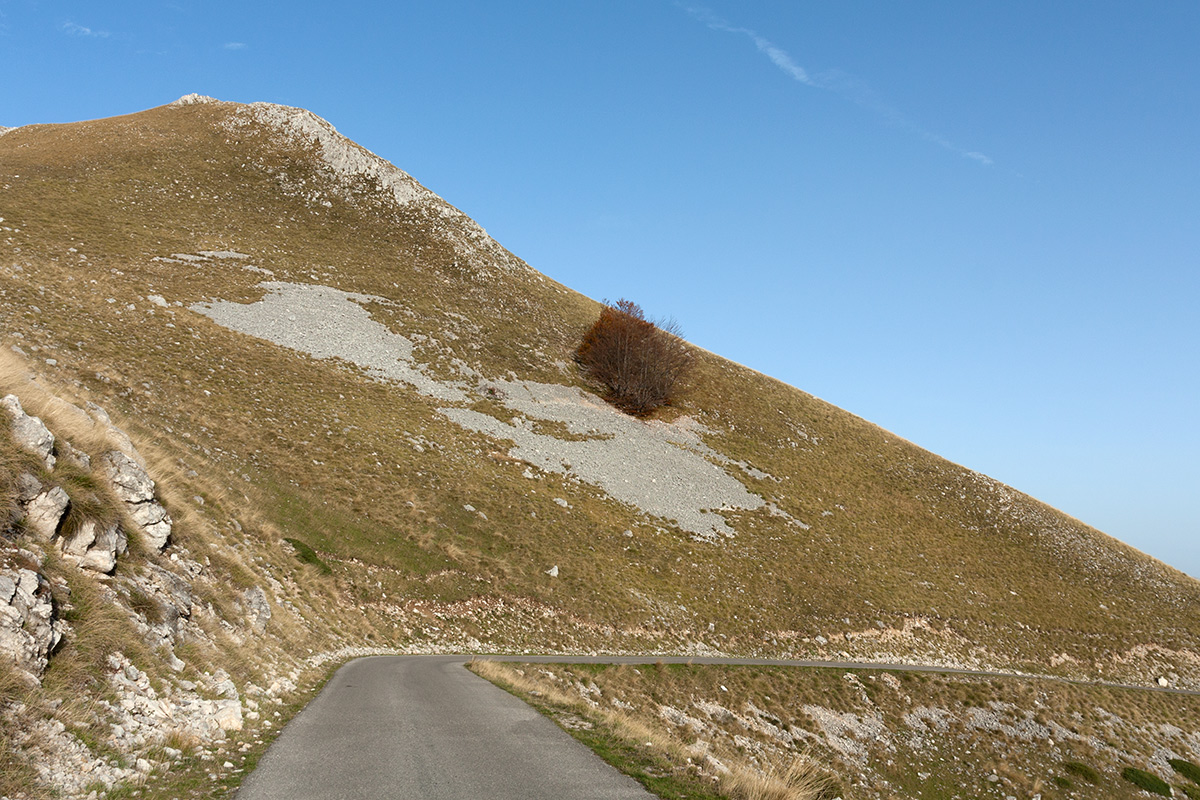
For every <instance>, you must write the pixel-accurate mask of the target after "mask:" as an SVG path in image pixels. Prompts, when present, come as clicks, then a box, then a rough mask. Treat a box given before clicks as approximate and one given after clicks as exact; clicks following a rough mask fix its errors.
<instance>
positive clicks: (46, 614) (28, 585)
mask: <svg viewBox="0 0 1200 800" xmlns="http://www.w3.org/2000/svg"><path fill="white" fill-rule="evenodd" d="M65 627H66V623H65V622H63V621H61V620H56V619H55V618H54V600H53V598H52V597H51V595H50V584H49V583H48V582H47V581H46V579H45V578H44V577H42V576H41V575H39V574H38V573H36V572H34V571H33V570H30V569H6V570H0V657H7V658H8V659H9V660H11V661H12V662H13V663H15V664H16V666H17V668H18V669H20V670H22V671H24V672H26V673H28V674H29V675H30V676H32V677H33V678H34V679H37V678H40V677H41V675H42V673H43V672H45V670H46V662H47V660H48V659H49V656H50V653H52V652H53V651H54V648H55V647H57V646H58V643H59V642H60V641H61V640H62V634H63V630H64V629H65Z"/></svg>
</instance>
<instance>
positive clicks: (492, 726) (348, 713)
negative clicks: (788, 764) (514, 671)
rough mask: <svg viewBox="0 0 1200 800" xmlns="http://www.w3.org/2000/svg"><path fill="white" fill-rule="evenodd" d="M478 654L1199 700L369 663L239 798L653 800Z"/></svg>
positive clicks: (301, 725)
mask: <svg viewBox="0 0 1200 800" xmlns="http://www.w3.org/2000/svg"><path fill="white" fill-rule="evenodd" d="M476 657H478V658H487V659H492V660H495V661H516V662H526V663H568V664H571V663H574V664H583V663H590V664H597V663H600V664H653V663H658V662H661V663H664V664H697V665H703V664H711V665H722V666H784V667H808V668H814V667H815V668H836V669H870V670H902V671H914V672H937V673H947V674H959V675H979V676H988V677H1003V678H1018V679H1020V678H1024V679H1031V678H1032V679H1043V680H1057V681H1062V682H1064V683H1079V684H1083V685H1101V686H1109V687H1114V688H1127V689H1136V690H1141V691H1154V692H1164V693H1173V694H1184V695H1191V696H1197V695H1200V692H1197V691H1195V690H1190V689H1176V688H1162V687H1157V686H1128V685H1124V684H1117V683H1099V682H1097V683H1092V682H1087V681H1072V680H1069V679H1065V678H1050V677H1047V676H1032V675H1021V674H1015V673H1003V672H986V671H982V670H968V669H954V668H947V667H934V666H924V665H914V664H878V663H866V662H846V661H802V660H788V659H762V658H703V657H695V658H689V657H681V656H661V657H659V656H572V655H553V656H547V655H480V656H471V655H436V656H427V655H417V656H370V657H367V658H360V659H357V660H355V661H351V662H350V663H348V664H346V665H345V666H343V667H342V668H341V669H339V670H338V671H337V673H335V674H334V676H333V678H331V679H330V681H329V683H328V684H327V685H326V686H325V688H324V689H323V690H322V691H321V693H320V694H319V695H318V696H317V697H316V699H315V700H313V701H312V702H311V703H309V704H308V706H307V707H305V709H304V710H303V711H302V712H301V713H300V714H299V715H298V716H296V718H295V719H293V720H292V721H291V722H290V723H289V724H288V726H287V727H286V728H285V729H284V731H283V733H282V734H281V735H280V737H279V739H277V740H276V741H275V743H274V744H272V745H271V747H270V748H269V749H268V750H267V753H266V755H265V756H264V757H263V759H262V761H261V762H259V765H258V768H257V769H256V770H254V772H253V773H251V774H250V775H249V776H248V777H247V778H246V780H245V781H244V782H243V783H242V787H241V789H240V790H239V791H238V793H237V798H238V800H309V799H311V800H341V798H346V800H349V799H350V798H362V797H394V798H431V800H441V798H466V797H488V798H496V799H497V800H506V798H513V799H514V800H516V799H517V798H519V799H520V800H541V799H542V798H545V799H546V800H560V798H567V797H569V798H597V800H600V799H601V798H604V799H607V798H651V799H652V798H653V795H650V794H648V793H647V792H646V791H645V790H644V789H643V788H642V787H641V786H640V785H638V784H637V783H636V782H635V781H633V780H632V779H630V778H627V777H625V776H623V775H621V774H620V773H619V772H617V771H616V770H615V769H613V768H611V767H609V766H608V765H607V764H605V763H603V762H602V761H601V760H600V759H599V758H598V757H597V756H595V755H594V754H593V753H592V752H591V751H590V750H588V749H587V748H586V747H584V746H583V745H581V744H579V743H578V742H576V741H575V740H574V739H572V738H571V737H570V736H569V735H568V734H566V733H565V732H563V731H562V730H560V729H559V728H558V726H556V725H555V724H554V723H553V722H551V721H550V720H548V719H546V718H545V717H543V716H541V715H540V714H538V713H537V712H536V711H534V710H533V709H532V708H530V707H529V706H527V705H525V703H523V702H521V701H520V700H517V699H516V698H515V697H513V696H511V695H509V694H508V693H507V692H505V691H503V690H501V689H498V688H496V687H495V686H493V685H492V684H490V683H488V682H487V681H485V680H483V679H482V678H479V677H477V676H476V675H474V674H473V673H471V672H469V671H467V670H466V669H464V668H463V665H464V664H465V663H467V662H468V661H469V660H471V659H472V658H476Z"/></svg>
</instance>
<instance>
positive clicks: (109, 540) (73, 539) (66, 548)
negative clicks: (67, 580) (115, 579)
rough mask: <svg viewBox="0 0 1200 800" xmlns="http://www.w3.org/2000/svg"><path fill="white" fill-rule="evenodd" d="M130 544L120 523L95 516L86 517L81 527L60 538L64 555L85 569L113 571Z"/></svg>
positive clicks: (60, 545)
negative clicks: (100, 519)
mask: <svg viewBox="0 0 1200 800" xmlns="http://www.w3.org/2000/svg"><path fill="white" fill-rule="evenodd" d="M127 546H128V542H127V541H126V538H125V532H124V531H123V530H121V526H120V525H119V524H117V523H116V522H109V523H100V522H97V521H96V520H93V519H89V520H84V522H83V523H82V524H81V525H80V526H79V529H78V530H76V531H75V532H74V533H73V534H71V535H70V536H66V537H63V538H62V539H60V540H59V547H60V548H61V549H62V553H63V555H64V556H66V557H67V558H70V559H71V560H73V561H75V562H76V563H77V564H78V565H79V566H80V567H81V568H83V569H90V570H95V571H96V572H112V571H113V568H114V567H115V566H116V565H117V556H119V555H121V554H123V553H124V552H125V548H126V547H127Z"/></svg>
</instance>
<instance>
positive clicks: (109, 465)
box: [100, 450, 154, 503]
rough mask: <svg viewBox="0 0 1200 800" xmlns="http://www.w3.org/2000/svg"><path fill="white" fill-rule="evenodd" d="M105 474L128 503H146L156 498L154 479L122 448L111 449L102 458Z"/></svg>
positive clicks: (114, 489)
mask: <svg viewBox="0 0 1200 800" xmlns="http://www.w3.org/2000/svg"><path fill="white" fill-rule="evenodd" d="M100 466H101V467H102V468H103V470H104V474H105V475H107V476H108V479H109V481H111V482H112V487H113V491H114V492H115V493H116V495H117V497H119V498H121V499H122V500H124V501H125V502H126V503H144V502H146V501H148V500H153V499H154V481H152V480H151V479H150V476H149V475H147V474H146V470H144V469H142V466H141V465H140V464H138V463H137V462H136V461H134V460H133V459H132V458H130V457H129V456H127V455H126V454H125V453H122V452H121V451H120V450H109V451H108V452H107V453H105V454H104V456H103V457H102V458H101V459H100Z"/></svg>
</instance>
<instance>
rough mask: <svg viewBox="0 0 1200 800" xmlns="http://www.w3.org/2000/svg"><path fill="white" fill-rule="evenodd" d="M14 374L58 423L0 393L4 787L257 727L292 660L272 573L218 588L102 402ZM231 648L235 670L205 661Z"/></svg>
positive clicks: (289, 687) (130, 767) (35, 789)
mask: <svg viewBox="0 0 1200 800" xmlns="http://www.w3.org/2000/svg"><path fill="white" fill-rule="evenodd" d="M26 386H27V388H28V389H29V391H30V395H31V396H32V397H34V398H35V399H36V400H38V401H39V402H41V403H43V404H46V405H49V406H50V407H52V409H53V411H54V414H55V416H56V417H57V418H58V419H59V420H65V421H66V422H67V423H68V424H67V425H66V427H68V428H69V429H70V430H71V431H73V433H74V437H72V435H64V434H63V433H62V432H61V431H56V430H54V429H53V428H52V426H49V425H47V424H46V422H45V421H43V420H42V419H41V418H40V417H38V416H35V415H32V414H29V413H27V411H26V409H25V408H24V407H23V405H22V398H21V397H19V396H17V395H15V394H10V395H7V396H5V397H4V398H3V400H2V401H0V406H2V407H3V409H4V410H5V412H6V413H5V415H4V417H3V418H0V453H4V454H5V457H3V458H2V459H0V494H2V495H3V496H4V497H6V498H8V501H9V502H8V511H7V513H6V514H5V516H4V520H3V523H4V524H3V526H2V527H0V677H3V680H0V685H2V686H3V687H15V686H17V685H19V686H21V687H22V688H21V690H20V693H19V696H22V697H23V698H24V699H23V700H22V701H20V702H16V701H15V700H14V699H13V698H14V697H16V696H18V695H17V694H16V693H13V694H11V695H10V694H9V691H8V690H7V689H6V690H5V692H4V700H3V702H2V703H0V721H2V723H3V729H4V731H5V734H4V736H3V737H0V744H3V749H2V750H0V756H3V757H4V761H5V774H6V775H9V776H10V777H11V776H12V775H13V774H14V772H22V771H23V772H24V773H26V774H27V775H28V778H27V779H26V780H32V781H33V783H26V784H25V785H24V789H23V790H22V791H17V792H15V793H13V794H11V796H12V797H18V796H23V794H24V792H25V791H28V792H31V793H32V794H33V795H37V794H38V793H39V792H42V791H52V792H55V793H57V794H58V795H60V796H67V797H85V796H87V797H95V796H96V794H97V791H103V790H106V789H111V788H114V787H118V786H121V785H126V784H130V783H135V784H137V783H142V782H144V781H145V780H147V779H148V778H149V777H151V776H152V775H153V774H154V773H156V772H157V773H160V774H161V773H163V772H166V771H168V770H170V769H171V767H172V766H173V765H175V764H177V763H178V762H179V761H180V760H181V759H184V760H186V759H191V758H195V757H197V756H205V754H210V753H212V752H221V751H223V750H224V749H225V748H226V747H227V746H228V745H229V743H230V737H237V736H240V735H241V734H242V732H243V731H246V734H247V735H250V734H253V735H254V736H255V737H261V735H262V734H263V733H269V732H270V731H271V728H272V727H273V726H274V725H275V724H277V721H278V719H279V715H278V713H276V712H277V710H278V708H279V707H280V704H281V703H282V702H283V700H284V699H285V698H288V697H289V696H291V695H292V694H293V693H294V692H295V691H296V688H297V681H301V680H303V677H302V676H304V675H305V674H306V667H305V664H304V662H302V661H297V660H295V659H293V658H289V657H288V655H287V653H286V648H285V647H283V646H281V644H280V643H279V636H280V630H277V629H276V628H275V626H272V625H271V620H272V617H273V615H274V611H273V607H274V606H275V605H276V604H278V603H281V602H282V603H285V604H287V606H288V609H287V612H285V613H289V612H290V613H292V614H294V613H295V611H296V605H295V604H293V603H290V602H289V601H287V600H285V599H283V598H282V597H281V596H280V592H281V591H284V592H286V589H285V588H284V587H283V586H282V584H279V583H278V582H274V583H273V585H271V584H268V589H269V590H270V594H268V589H264V588H263V586H261V585H257V584H252V585H250V586H248V587H246V588H244V589H240V590H234V591H232V592H230V591H229V590H228V588H227V586H226V585H225V584H226V581H227V579H228V575H227V574H222V571H221V570H214V569H213V567H212V560H211V557H207V556H206V557H203V558H202V560H198V556H193V554H192V553H191V551H190V550H189V548H188V547H187V546H185V545H183V544H181V543H179V542H176V541H175V539H174V537H173V536H172V532H173V528H174V522H173V520H172V517H171V515H170V513H168V511H167V509H166V507H165V506H164V500H163V497H162V495H161V493H160V490H159V487H158V485H157V484H156V482H155V480H154V479H153V478H152V477H151V476H150V470H151V469H152V468H151V467H149V466H148V464H147V462H146V459H145V458H143V457H142V454H141V453H140V452H139V451H138V449H137V448H136V447H135V446H134V444H133V442H132V440H131V438H130V437H129V436H128V435H127V434H126V433H125V432H124V431H122V430H121V429H120V428H118V427H117V426H116V425H114V424H113V422H112V420H111V418H110V417H109V415H108V414H107V413H105V412H104V410H103V409H102V408H100V407H99V406H96V405H94V404H89V405H87V406H86V407H84V406H77V405H73V404H71V403H69V402H67V401H64V400H62V399H61V398H58V397H47V396H46V393H45V389H44V388H43V387H41V386H40V385H36V384H34V383H28V384H26ZM73 438H74V441H73ZM195 532H196V531H195V527H193V536H192V537H191V538H192V541H191V542H190V543H191V544H192V545H193V546H195V544H196V543H197V541H198V540H199V542H200V543H203V540H204V537H203V536H200V537H196V536H195V535H194V534H195ZM221 599H224V600H225V601H226V602H225V603H224V604H222V603H220V600H221ZM214 600H216V601H217V602H216V603H214ZM98 629H99V630H98ZM285 629H286V628H285ZM97 648H98V649H97ZM243 648H247V649H251V650H254V651H256V652H257V653H258V654H259V655H261V656H262V657H261V658H259V659H258V660H257V662H256V663H254V664H253V665H252V666H248V667H244V668H243V669H242V670H241V672H240V674H239V675H238V676H237V678H236V680H235V678H234V677H231V675H230V674H229V672H227V671H226V670H225V669H224V668H222V667H221V666H220V665H221V664H222V663H225V661H226V659H228V658H237V657H239V656H238V653H239V651H240V650H242V649H243ZM89 649H90V650H92V651H93V652H92V653H91V655H90V659H91V660H90V662H85V663H84V664H82V665H81V664H80V663H79V662H80V657H81V651H84V650H89ZM206 651H207V652H206ZM181 656H186V657H188V658H189V660H190V661H191V663H187V662H185V661H184V660H183V658H182V657H181ZM326 657H328V656H326ZM60 660H62V661H63V662H65V663H64V664H63V665H61V666H60V665H59V663H58V662H59V661H60ZM320 662H321V659H320V658H318V659H317V660H316V661H315V662H314V664H319V663H320ZM139 665H140V666H139ZM81 666H82V667H83V669H82V670H81V669H80V667H81ZM64 681H65V682H66V683H67V684H68V685H67V686H64ZM64 689H67V694H65V695H64ZM264 714H272V715H274V716H273V717H264ZM85 732H87V733H86V734H85ZM96 737H98V738H96ZM243 738H245V737H243ZM259 741H260V742H261V738H259ZM246 749H249V747H247V748H246ZM208 757H209V758H211V757H212V756H211V755H209V756H208ZM13 788H14V787H12V786H9V785H5V784H3V783H0V794H3V793H5V792H12V791H13Z"/></svg>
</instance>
